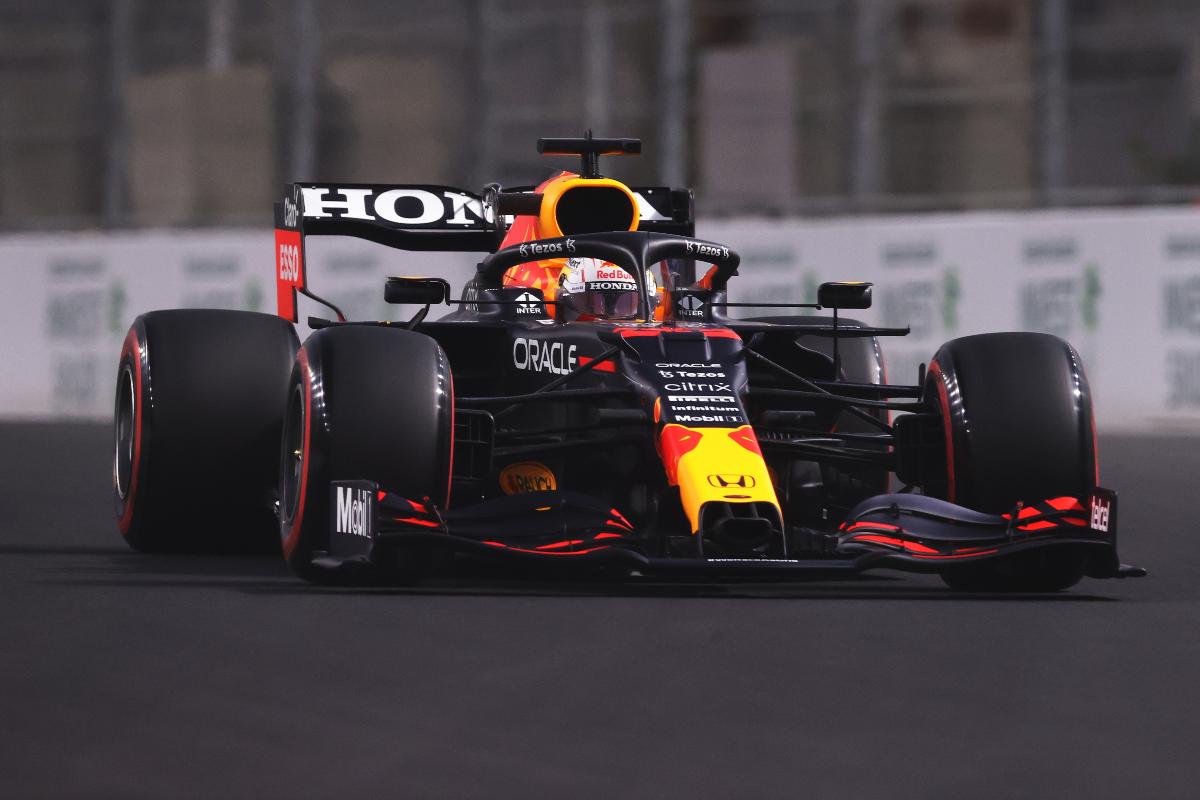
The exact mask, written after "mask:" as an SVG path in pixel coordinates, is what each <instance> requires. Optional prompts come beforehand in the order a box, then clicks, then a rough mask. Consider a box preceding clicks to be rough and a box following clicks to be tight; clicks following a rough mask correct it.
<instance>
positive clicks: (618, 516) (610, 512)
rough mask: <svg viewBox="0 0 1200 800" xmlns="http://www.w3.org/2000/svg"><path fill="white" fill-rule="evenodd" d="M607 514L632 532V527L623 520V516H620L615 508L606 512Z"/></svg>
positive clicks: (627, 521)
mask: <svg viewBox="0 0 1200 800" xmlns="http://www.w3.org/2000/svg"><path fill="white" fill-rule="evenodd" d="M608 513H609V514H612V515H613V516H614V517H616V518H617V521H618V522H620V523H621V524H622V525H624V526H625V527H626V528H629V529H630V530H633V525H631V524H630V522H629V520H627V519H625V515H624V514H622V513H621V512H620V511H617V510H616V509H615V508H610V509H609V510H608Z"/></svg>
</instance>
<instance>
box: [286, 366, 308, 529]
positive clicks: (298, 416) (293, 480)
mask: <svg viewBox="0 0 1200 800" xmlns="http://www.w3.org/2000/svg"><path fill="white" fill-rule="evenodd" d="M285 419H286V422H285V428H284V435H283V454H282V459H281V461H282V463H281V464H280V470H279V473H280V478H281V481H280V483H281V486H280V492H279V494H280V497H279V504H280V509H281V511H282V512H283V515H284V516H283V518H284V521H285V522H287V521H291V520H292V519H294V518H295V516H296V511H297V509H298V508H299V505H300V482H301V476H302V475H303V470H304V426H305V425H306V424H307V420H305V419H304V387H303V386H302V385H299V384H297V386H296V388H295V390H294V391H293V392H292V395H291V398H290V400H289V401H288V410H287V416H286V418H285Z"/></svg>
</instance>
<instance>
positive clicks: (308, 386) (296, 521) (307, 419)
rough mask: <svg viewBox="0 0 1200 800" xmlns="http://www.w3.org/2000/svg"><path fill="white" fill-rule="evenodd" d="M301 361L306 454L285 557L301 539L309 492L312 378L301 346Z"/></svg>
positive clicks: (297, 355) (297, 358) (290, 554)
mask: <svg viewBox="0 0 1200 800" xmlns="http://www.w3.org/2000/svg"><path fill="white" fill-rule="evenodd" d="M296 360H297V361H299V363H300V380H301V382H303V384H304V454H303V458H301V459H300V501H299V503H298V504H297V505H296V516H294V517H292V529H291V530H290V531H288V535H287V538H285V539H284V540H283V557H284V558H291V557H292V551H293V550H295V549H296V543H297V542H298V541H299V540H300V526H301V525H303V524H304V500H305V497H306V495H307V494H308V464H309V461H311V460H312V459H311V458H310V457H309V456H310V454H309V450H308V446H309V440H310V435H309V434H310V431H312V379H311V377H310V375H309V369H308V352H307V351H306V350H305V349H304V348H303V347H301V348H300V349H299V350H297V351H296Z"/></svg>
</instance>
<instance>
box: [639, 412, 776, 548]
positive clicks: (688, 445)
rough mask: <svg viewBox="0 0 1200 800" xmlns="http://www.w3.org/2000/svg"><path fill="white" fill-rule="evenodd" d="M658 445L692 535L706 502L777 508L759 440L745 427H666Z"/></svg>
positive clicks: (752, 430)
mask: <svg viewBox="0 0 1200 800" xmlns="http://www.w3.org/2000/svg"><path fill="white" fill-rule="evenodd" d="M658 442H659V451H660V454H661V455H662V460H663V467H664V468H665V469H666V471H667V480H668V481H669V482H670V483H671V485H673V486H678V487H679V497H680V500H681V502H682V503H683V512H684V514H685V515H686V516H687V519H688V522H689V523H690V524H691V528H692V532H693V533H695V532H697V531H698V530H699V527H700V509H701V508H702V507H703V506H704V504H705V503H708V502H721V503H770V504H771V505H773V506H775V508H777V509H778V508H779V499H778V498H777V497H776V496H775V487H774V485H773V484H772V483H771V474H770V472H768V470H767V463H766V461H764V460H763V454H762V450H760V449H759V447H758V437H757V436H755V434H754V429H753V428H751V427H750V426H749V425H742V426H740V427H737V428H689V427H686V426H684V425H677V424H675V423H668V424H667V425H664V426H663V429H662V432H661V434H660V435H659V440H658ZM780 517H781V518H782V513H781V515H780Z"/></svg>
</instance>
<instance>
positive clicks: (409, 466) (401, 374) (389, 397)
mask: <svg viewBox="0 0 1200 800" xmlns="http://www.w3.org/2000/svg"><path fill="white" fill-rule="evenodd" d="M453 409H454V385H453V379H452V376H451V373H450V364H449V361H448V360H447V359H446V354H445V353H444V352H443V351H442V348H441V347H440V346H439V345H438V343H437V342H435V341H434V340H433V339H431V338H429V337H428V336H424V335H422V334H419V333H413V332H411V331H407V330H398V329H394V328H385V327H376V326H368V325H347V326H338V327H333V328H326V329H324V330H321V331H318V332H316V333H315V334H313V335H312V336H310V337H309V338H308V340H307V341H306V342H305V343H304V346H303V347H301V348H300V350H299V351H298V352H297V354H296V363H295V366H294V368H293V369H292V376H291V379H290V382H289V389H288V393H287V411H286V414H285V420H284V436H283V446H282V449H281V451H280V453H279V461H278V472H279V501H280V507H279V532H280V535H281V537H282V540H283V553H284V558H285V559H287V562H288V564H289V566H290V567H291V568H292V571H293V572H295V573H296V574H297V575H298V576H300V577H301V578H304V579H305V580H308V581H311V582H320V583H324V582H329V581H331V580H333V579H334V578H335V576H333V575H330V574H329V572H328V571H326V570H323V569H321V568H318V567H314V566H313V563H312V560H313V557H314V555H315V554H317V553H319V552H321V551H328V550H329V541H330V538H329V537H330V531H329V484H330V481H333V480H354V479H363V480H371V481H375V482H376V483H378V484H379V487H380V489H385V490H387V491H389V492H394V493H396V494H399V495H402V496H404V497H407V498H410V499H414V500H419V501H420V500H425V499H428V500H430V501H432V502H433V503H435V504H437V506H438V507H440V508H445V507H446V506H447V504H448V503H449V499H450V473H451V470H452V467H453V464H452V461H453V439H454V430H453V429H454V419H453ZM395 556H396V558H394V559H391V560H388V561H386V562H384V561H378V562H377V563H376V564H375V565H374V567H375V568H374V569H373V570H372V571H371V574H370V576H369V577H370V579H371V580H386V581H388V582H394V583H411V582H414V581H416V580H419V579H420V578H421V577H423V576H424V575H425V574H426V573H427V572H428V571H429V569H430V567H431V566H432V564H433V558H432V557H431V555H430V553H429V552H428V549H427V548H410V549H408V550H407V551H400V552H398V553H396V554H395Z"/></svg>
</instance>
